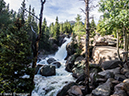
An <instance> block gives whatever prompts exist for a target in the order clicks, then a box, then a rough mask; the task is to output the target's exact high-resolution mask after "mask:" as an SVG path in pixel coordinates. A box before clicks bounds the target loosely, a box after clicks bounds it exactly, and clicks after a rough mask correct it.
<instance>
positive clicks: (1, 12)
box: [0, 0, 12, 29]
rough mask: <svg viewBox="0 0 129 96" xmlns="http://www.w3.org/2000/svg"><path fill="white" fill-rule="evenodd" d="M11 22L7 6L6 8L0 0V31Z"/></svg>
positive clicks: (2, 0)
mask: <svg viewBox="0 0 129 96" xmlns="http://www.w3.org/2000/svg"><path fill="white" fill-rule="evenodd" d="M10 23H12V22H11V20H10V12H9V5H8V6H6V3H5V1H4V0H0V29H3V28H5V27H6V26H8V25H9V24H10Z"/></svg>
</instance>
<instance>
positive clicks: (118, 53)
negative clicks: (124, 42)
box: [117, 32, 121, 60]
mask: <svg viewBox="0 0 129 96" xmlns="http://www.w3.org/2000/svg"><path fill="white" fill-rule="evenodd" d="M117 55H118V59H119V60H121V58H120V52H119V33H118V32H117Z"/></svg>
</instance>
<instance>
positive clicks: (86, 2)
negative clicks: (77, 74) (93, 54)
mask: <svg viewBox="0 0 129 96" xmlns="http://www.w3.org/2000/svg"><path fill="white" fill-rule="evenodd" d="M84 2H85V15H86V21H85V22H86V28H85V29H86V52H85V86H86V88H85V92H86V93H88V92H89V35H90V33H89V0H84Z"/></svg>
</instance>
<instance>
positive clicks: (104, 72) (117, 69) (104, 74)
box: [98, 67, 120, 77]
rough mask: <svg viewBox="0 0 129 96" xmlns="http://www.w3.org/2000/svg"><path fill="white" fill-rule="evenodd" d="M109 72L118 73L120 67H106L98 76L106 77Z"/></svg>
mask: <svg viewBox="0 0 129 96" xmlns="http://www.w3.org/2000/svg"><path fill="white" fill-rule="evenodd" d="M109 73H113V74H114V75H115V74H119V73H120V67H117V68H115V69H108V70H104V71H101V72H99V73H98V75H99V76H101V77H106V76H107V75H108V74H109Z"/></svg>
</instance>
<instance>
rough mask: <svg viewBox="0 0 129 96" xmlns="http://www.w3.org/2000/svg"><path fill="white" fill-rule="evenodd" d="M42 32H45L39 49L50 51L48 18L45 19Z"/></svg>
mask: <svg viewBox="0 0 129 96" xmlns="http://www.w3.org/2000/svg"><path fill="white" fill-rule="evenodd" d="M42 32H44V34H42V36H41V39H40V42H39V49H40V50H42V49H44V50H46V51H49V49H50V44H49V41H48V40H49V29H48V27H47V21H46V18H44V21H43V24H42Z"/></svg>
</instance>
